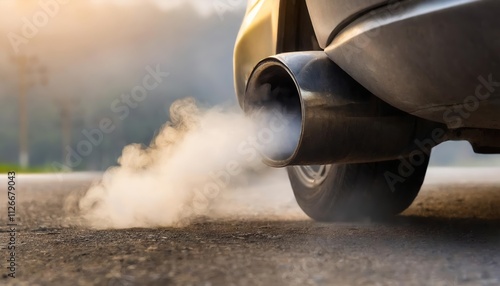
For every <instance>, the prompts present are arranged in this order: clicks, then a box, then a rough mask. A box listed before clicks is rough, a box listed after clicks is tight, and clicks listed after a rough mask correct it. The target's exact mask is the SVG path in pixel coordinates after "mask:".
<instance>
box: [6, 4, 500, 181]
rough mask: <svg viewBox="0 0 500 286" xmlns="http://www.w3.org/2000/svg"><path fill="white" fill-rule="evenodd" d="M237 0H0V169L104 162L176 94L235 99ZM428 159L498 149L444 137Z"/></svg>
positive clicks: (465, 158) (205, 100)
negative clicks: (479, 148)
mask: <svg viewBox="0 0 500 286" xmlns="http://www.w3.org/2000/svg"><path fill="white" fill-rule="evenodd" d="M246 2H247V1H246V0H239V1H238V0H213V1H212V0H93V1H92V0H85V1H80V0H73V1H71V0H41V1H39V0H0V13H1V15H0V35H1V36H0V50H1V53H0V122H2V123H1V124H0V171H1V172H6V171H7V170H8V169H12V168H15V169H19V168H20V167H21V169H22V170H25V171H31V172H43V171H49V172H53V171H58V170H61V169H62V170H69V169H72V170H77V171H83V170H103V169H106V168H107V167H109V166H111V165H114V164H116V160H117V158H118V157H119V155H120V153H121V151H122V148H123V147H124V146H126V145H128V144H131V143H140V144H145V145H147V144H149V142H150V141H151V139H152V138H153V137H154V135H155V134H156V132H157V131H158V130H159V128H160V127H161V126H162V125H163V124H165V122H166V121H167V120H168V118H169V114H168V110H169V106H170V104H171V103H172V102H173V101H175V100H176V99H179V98H184V97H194V98H196V99H197V100H198V102H199V103H200V104H201V105H203V106H213V105H221V104H222V105H235V104H236V100H235V95H234V90H233V79H232V76H233V75H232V55H233V45H234V42H235V39H236V35H237V33H238V29H239V25H240V23H241V21H242V18H243V15H244V12H245V6H246ZM167 73H168V76H166V74H167ZM145 81H146V84H145V83H144V82H145ZM141 92H142V93H141ZM132 93H135V94H136V97H132V96H131V94H132ZM92 140H93V141H94V142H92ZM84 141H85V142H91V144H81V142H84ZM94 143H95V144H94ZM431 164H432V165H434V166H440V165H441V166H490V165H497V166H498V165H500V157H499V156H481V155H475V154H474V153H473V152H472V149H471V148H470V146H469V145H468V143H465V142H459V143H456V142H455V143H446V144H443V145H441V146H438V147H437V148H436V149H435V152H434V153H433V156H432V163H431Z"/></svg>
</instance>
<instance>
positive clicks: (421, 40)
mask: <svg viewBox="0 0 500 286" xmlns="http://www.w3.org/2000/svg"><path fill="white" fill-rule="evenodd" d="M310 2H315V3H318V2H321V1H318V2H316V1H310ZM332 2H334V1H332ZM353 2H357V1H353ZM364 2H365V3H368V2H370V1H364ZM375 2H376V1H375ZM375 2H373V3H375ZM370 3H372V2H370ZM373 3H372V4H373ZM308 4H309V3H308ZM375 4H377V3H375ZM375 4H374V5H375ZM378 4H383V3H381V2H378ZM330 6H331V5H325V6H324V8H325V9H324V11H323V12H322V13H321V15H320V14H318V13H316V14H314V13H312V14H311V17H312V18H313V20H312V21H313V24H314V25H315V27H314V28H315V31H316V33H318V31H320V30H321V29H322V28H323V29H327V28H325V27H330V26H329V25H331V22H329V21H331V20H327V18H328V17H327V16H326V15H328V10H327V8H328V9H330ZM333 8H334V7H333V6H332V7H331V9H333ZM311 10H314V9H311V8H310V11H311ZM498 11H500V1H498V0H413V1H410V0H408V1H401V2H397V3H396V4H392V5H383V6H379V7H377V8H376V9H375V10H372V11H370V12H366V11H365V12H364V14H363V15H362V16H360V17H359V18H357V19H356V20H353V21H351V22H350V23H348V24H345V22H344V24H345V26H343V27H342V29H341V30H339V31H338V32H335V29H337V30H338V26H337V27H336V28H335V27H334V28H333V29H331V31H330V33H329V35H330V36H329V37H330V38H331V39H330V40H328V42H325V45H326V48H325V51H326V53H327V54H328V56H329V57H330V58H331V59H332V60H333V61H334V62H336V63H337V64H338V65H339V66H340V67H342V69H344V70H345V71H346V72H347V73H348V74H350V75H351V76H352V77H353V78H354V79H356V80H357V81H358V82H360V83H361V84H362V85H364V86H365V87H366V88H367V89H369V90H370V91H371V92H373V93H374V94H375V95H377V96H378V97H380V98H381V99H383V100H385V101H386V102H388V103H389V104H391V105H393V106H395V107H397V108H399V109H401V110H403V111H406V112H408V113H411V114H414V115H417V116H419V117H422V118H426V119H429V120H433V121H437V122H443V123H447V124H448V125H449V127H451V128H461V127H473V128H494V129H500V115H499V112H500V37H499V35H500V21H498ZM332 13H334V12H332ZM318 15H320V16H318ZM332 15H333V14H332ZM314 17H316V18H314ZM318 17H319V18H318ZM330 18H331V17H330ZM329 23H330V24H329ZM320 26H321V27H322V28H321V27H320ZM323 33H324V34H325V35H326V34H327V33H325V32H323ZM317 37H318V39H320V38H321V37H323V38H321V39H323V40H324V39H325V38H324V36H321V35H317ZM497 82H498V83H497Z"/></svg>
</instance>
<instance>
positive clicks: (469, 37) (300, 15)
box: [234, 0, 500, 221]
mask: <svg viewBox="0 0 500 286" xmlns="http://www.w3.org/2000/svg"><path fill="white" fill-rule="evenodd" d="M498 11H500V1H497V0H400V1H387V0H281V1H280V0H251V1H249V3H248V8H247V11H246V16H245V18H244V20H243V23H242V26H241V28H240V32H239V35H238V38H237V41H236V44H235V51H234V81H235V88H236V93H237V97H238V101H239V104H240V106H241V108H242V109H243V110H244V111H245V112H247V113H252V112H254V111H255V110H271V109H272V110H277V111H278V112H280V113H281V114H282V115H284V116H288V117H290V118H295V119H297V120H298V122H299V124H296V126H291V127H290V128H288V131H287V132H286V144H283V148H282V150H281V151H280V152H274V153H273V154H271V153H269V154H266V153H265V152H263V154H262V157H263V160H264V162H265V163H266V164H268V165H270V166H272V167H280V168H281V167H286V168H287V171H288V175H289V179H290V182H291V186H292V189H293V192H294V195H295V198H296V200H297V202H298V204H299V206H300V207H301V208H302V210H303V211H304V212H305V213H306V214H307V215H308V216H310V217H311V218H313V219H315V220H318V221H339V220H353V219H365V218H369V219H378V218H386V217H391V216H394V215H396V214H399V213H401V212H402V211H404V210H405V209H407V208H408V207H409V206H410V205H411V203H412V202H413V200H414V199H415V197H416V196H417V194H418V192H419V190H420V188H421V186H422V183H423V181H424V177H425V174H426V170H427V167H428V163H429V158H430V154H431V150H432V149H433V148H434V147H435V146H437V145H438V144H440V143H442V142H444V141H448V140H466V141H469V142H470V143H471V145H472V147H473V149H474V151H475V152H476V153H481V154H498V153H500V41H499V40H498V35H500V22H499V21H498V20H497V18H498V16H497V14H498ZM285 145H286V146H285Z"/></svg>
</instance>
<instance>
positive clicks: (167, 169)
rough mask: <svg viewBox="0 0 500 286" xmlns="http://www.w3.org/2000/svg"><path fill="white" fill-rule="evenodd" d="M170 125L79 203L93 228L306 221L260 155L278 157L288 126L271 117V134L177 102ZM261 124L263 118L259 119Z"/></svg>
mask: <svg viewBox="0 0 500 286" xmlns="http://www.w3.org/2000/svg"><path fill="white" fill-rule="evenodd" d="M170 114H171V122H169V123H167V124H166V126H165V127H164V128H163V129H162V130H161V131H160V132H159V134H158V135H157V136H156V138H155V139H154V140H153V142H152V143H151V145H150V146H149V147H144V146H140V145H130V146H128V147H126V148H125V149H124V150H123V154H122V156H121V158H120V159H119V166H117V167H113V168H111V169H109V170H108V171H107V172H106V173H105V174H104V176H103V179H102V181H101V182H100V183H99V184H97V185H95V186H93V187H92V188H91V189H90V190H89V191H88V192H87V193H86V195H85V196H84V197H83V198H82V199H81V200H80V203H79V205H80V209H81V211H82V213H83V216H84V218H85V220H86V221H87V222H88V223H89V224H90V226H91V227H96V228H129V227H156V226H183V225H186V224H189V223H190V222H191V221H192V220H193V219H195V218H197V217H200V216H203V217H207V216H208V217H212V218H224V217H228V218H237V217H238V216H251V215H268V216H272V215H276V214H277V213H281V214H288V215H293V216H302V215H301V213H300V212H299V211H298V210H297V206H296V204H295V203H294V201H293V197H292V191H291V189H290V187H289V185H288V180H287V179H286V174H284V171H283V170H278V171H276V170H271V169H269V168H268V167H265V166H264V165H263V163H262V162H261V159H260V156H259V149H261V150H260V151H262V150H265V151H266V152H268V153H269V152H274V151H275V150H278V148H277V144H276V142H280V141H281V140H282V139H279V140H277V138H283V134H285V133H282V132H286V130H287V128H288V125H289V124H290V122H291V121H290V120H288V119H287V118H285V117H283V116H282V115H280V114H279V113H272V112H269V113H268V114H265V115H264V117H263V118H266V120H265V121H266V122H272V124H269V125H268V126H267V125H266V126H263V125H262V124H258V123H256V120H254V119H250V118H248V117H246V116H244V115H243V114H242V113H241V112H239V111H237V110H236V109H234V110H227V109H222V108H212V109H208V110H203V109H200V108H198V107H197V106H196V104H195V102H194V100H191V99H185V100H181V101H177V102H175V103H174V104H173V105H172V106H171V110H170ZM261 118H262V117H261Z"/></svg>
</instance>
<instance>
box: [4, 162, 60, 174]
mask: <svg viewBox="0 0 500 286" xmlns="http://www.w3.org/2000/svg"><path fill="white" fill-rule="evenodd" d="M12 171H14V172H16V173H50V172H54V169H53V168H50V167H49V166H36V167H28V168H21V167H20V166H18V165H11V164H0V174H7V173H8V172H12Z"/></svg>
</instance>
